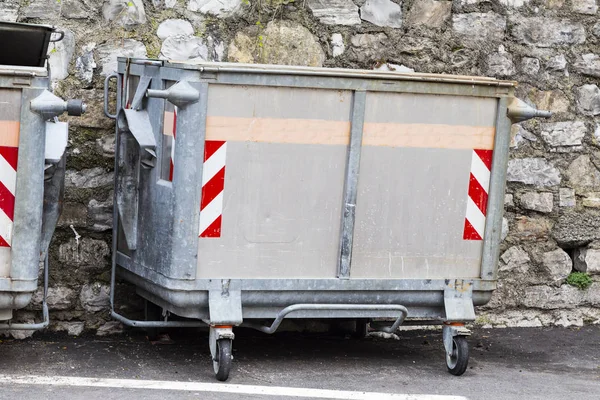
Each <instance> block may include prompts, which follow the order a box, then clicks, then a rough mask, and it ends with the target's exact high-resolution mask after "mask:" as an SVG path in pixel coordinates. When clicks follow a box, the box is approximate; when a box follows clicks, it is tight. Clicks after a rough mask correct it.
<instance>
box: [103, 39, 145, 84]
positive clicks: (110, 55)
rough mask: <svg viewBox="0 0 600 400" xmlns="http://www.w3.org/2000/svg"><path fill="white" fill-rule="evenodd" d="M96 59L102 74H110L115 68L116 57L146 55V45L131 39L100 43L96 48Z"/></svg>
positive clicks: (142, 56) (140, 56)
mask: <svg viewBox="0 0 600 400" xmlns="http://www.w3.org/2000/svg"><path fill="white" fill-rule="evenodd" d="M96 55H97V56H98V57H97V60H99V63H100V65H101V66H102V70H101V72H102V75H110V74H112V73H113V72H115V71H116V70H117V57H136V58H144V57H147V55H148V54H147V52H146V46H144V44H143V43H142V42H139V41H137V40H133V39H123V40H116V41H115V42H114V43H105V44H101V45H99V46H98V47H97V48H96Z"/></svg>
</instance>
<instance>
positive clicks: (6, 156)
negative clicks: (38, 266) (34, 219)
mask: <svg viewBox="0 0 600 400" xmlns="http://www.w3.org/2000/svg"><path fill="white" fill-rule="evenodd" d="M18 155H19V148H18V147H11V146H0V247H11V244H12V229H13V221H14V214H15V188H16V186H17V159H18Z"/></svg>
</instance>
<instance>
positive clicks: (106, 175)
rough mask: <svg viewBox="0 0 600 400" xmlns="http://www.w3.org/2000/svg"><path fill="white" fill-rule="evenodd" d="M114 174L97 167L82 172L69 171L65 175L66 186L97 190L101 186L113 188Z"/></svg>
mask: <svg viewBox="0 0 600 400" xmlns="http://www.w3.org/2000/svg"><path fill="white" fill-rule="evenodd" d="M113 179H114V174H113V172H112V171H111V172H107V171H106V170H105V169H104V168H100V167H96V168H90V169H83V170H81V171H72V170H69V171H67V172H66V174H65V186H66V187H76V188H96V187H101V186H112V184H113Z"/></svg>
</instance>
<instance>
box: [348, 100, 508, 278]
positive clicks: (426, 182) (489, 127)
mask: <svg viewBox="0 0 600 400" xmlns="http://www.w3.org/2000/svg"><path fill="white" fill-rule="evenodd" d="M496 107H497V99H493V98H490V99H485V98H466V97H457V96H434V95H415V94H403V93H375V92H369V93H368V94H367V106H366V115H365V131H364V134H363V150H362V159H361V166H360V178H359V186H358V200H357V209H356V227H355V237H354V251H353V260H352V267H351V277H352V278H379V279H390V278H421V279H423V278H426V279H429V278H475V277H479V276H480V271H481V257H482V249H483V240H482V238H483V236H484V226H485V215H484V213H485V203H486V202H487V192H488V190H489V175H490V171H489V166H488V167H486V165H484V164H485V162H486V161H485V160H484V161H482V160H481V159H480V158H479V155H478V154H477V153H476V152H475V151H474V150H477V151H479V154H480V155H484V156H489V159H488V160H487V161H489V162H490V163H491V154H492V149H493V143H494V135H495V117H496ZM473 179H476V180H478V183H481V184H480V185H479V187H475V186H474V183H473V182H472V181H473ZM478 205H479V207H478ZM480 209H483V210H484V212H481V211H480Z"/></svg>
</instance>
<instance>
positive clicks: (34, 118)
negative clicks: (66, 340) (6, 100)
mask: <svg viewBox="0 0 600 400" xmlns="http://www.w3.org/2000/svg"><path fill="white" fill-rule="evenodd" d="M42 92H43V89H27V88H26V89H23V92H22V93H23V95H22V101H21V121H20V124H21V128H20V130H21V135H20V138H19V159H18V173H17V186H16V193H15V213H14V227H13V237H12V264H11V278H12V279H13V280H20V281H30V282H33V283H34V286H33V290H35V287H36V286H37V278H38V270H39V261H40V247H41V240H42V238H41V234H40V232H41V229H42V213H43V203H44V157H45V151H44V150H45V143H46V139H45V132H46V121H45V120H44V118H43V117H42V116H41V115H40V114H38V113H36V112H33V111H32V110H31V107H30V103H31V101H32V100H33V99H35V98H36V97H37V96H38V95H40V94H41V93H42Z"/></svg>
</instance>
